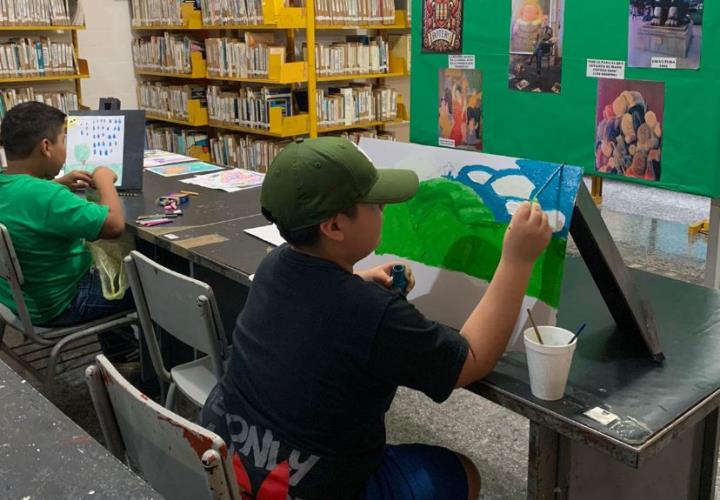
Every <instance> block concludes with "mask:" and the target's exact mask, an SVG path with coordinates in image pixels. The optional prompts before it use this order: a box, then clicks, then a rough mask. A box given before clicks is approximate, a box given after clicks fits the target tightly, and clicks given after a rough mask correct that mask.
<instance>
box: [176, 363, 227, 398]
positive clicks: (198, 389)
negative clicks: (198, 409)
mask: <svg viewBox="0 0 720 500" xmlns="http://www.w3.org/2000/svg"><path fill="white" fill-rule="evenodd" d="M170 374H171V375H172V379H173V382H175V384H176V385H177V388H178V390H180V392H182V393H183V394H184V395H185V396H187V397H188V398H190V400H192V402H193V403H195V404H196V405H198V406H203V405H204V404H205V400H206V399H207V397H208V395H209V394H210V391H212V389H213V387H215V384H217V382H218V380H217V377H216V376H215V371H214V370H213V368H212V361H211V359H210V356H205V357H203V358H200V359H196V360H195V361H190V362H189V363H184V364H182V365H178V366H176V367H174V368H173V369H172V370H170Z"/></svg>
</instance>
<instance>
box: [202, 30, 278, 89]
mask: <svg viewBox="0 0 720 500" xmlns="http://www.w3.org/2000/svg"><path fill="white" fill-rule="evenodd" d="M285 50H286V49H285V47H284V46H282V45H276V44H275V37H274V34H273V33H272V32H268V33H251V32H245V36H244V39H243V40H240V39H238V38H206V39H205V51H206V58H207V72H208V76H211V77H212V76H215V77H220V78H267V77H268V71H269V60H270V56H271V55H278V56H280V60H281V62H283V63H284V62H285Z"/></svg>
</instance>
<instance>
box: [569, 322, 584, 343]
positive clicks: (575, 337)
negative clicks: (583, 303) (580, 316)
mask: <svg viewBox="0 0 720 500" xmlns="http://www.w3.org/2000/svg"><path fill="white" fill-rule="evenodd" d="M586 326H587V323H583V324H582V325H580V326H579V327H578V329H577V330H575V335H573V338H571V339H570V342H568V344H572V343H573V342H575V339H577V338H578V335H580V334H581V333H582V331H583V330H584V329H585V327H586Z"/></svg>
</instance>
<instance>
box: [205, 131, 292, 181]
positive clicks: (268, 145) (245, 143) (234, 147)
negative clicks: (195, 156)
mask: <svg viewBox="0 0 720 500" xmlns="http://www.w3.org/2000/svg"><path fill="white" fill-rule="evenodd" d="M289 143H290V141H274V140H268V139H260V138H257V137H253V136H248V135H238V134H223V133H221V134H218V136H217V137H216V138H213V139H210V150H211V152H212V159H213V160H212V161H213V162H214V163H217V164H218V165H224V166H226V167H237V168H245V169H247V170H255V171H258V172H267V169H268V168H269V167H270V163H271V162H272V161H273V159H274V158H275V156H276V155H277V154H278V153H279V152H280V150H281V149H282V148H284V147H285V146H286V145H287V144H289Z"/></svg>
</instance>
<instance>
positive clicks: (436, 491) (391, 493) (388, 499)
mask: <svg viewBox="0 0 720 500" xmlns="http://www.w3.org/2000/svg"><path fill="white" fill-rule="evenodd" d="M467 497H468V483H467V476H466V475H465V469H464V468H463V465H462V462H460V458H458V456H457V455H456V454H455V453H454V452H452V451H450V450H448V449H447V448H442V447H440V446H430V445H426V444H401V445H386V446H385V457H384V458H383V461H382V464H381V465H380V468H379V469H378V470H377V471H376V472H375V474H373V475H372V476H371V477H370V479H368V482H367V483H366V485H365V491H364V492H363V493H362V494H361V495H360V497H359V498H358V500H434V499H437V498H442V499H443V500H466V499H467Z"/></svg>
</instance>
